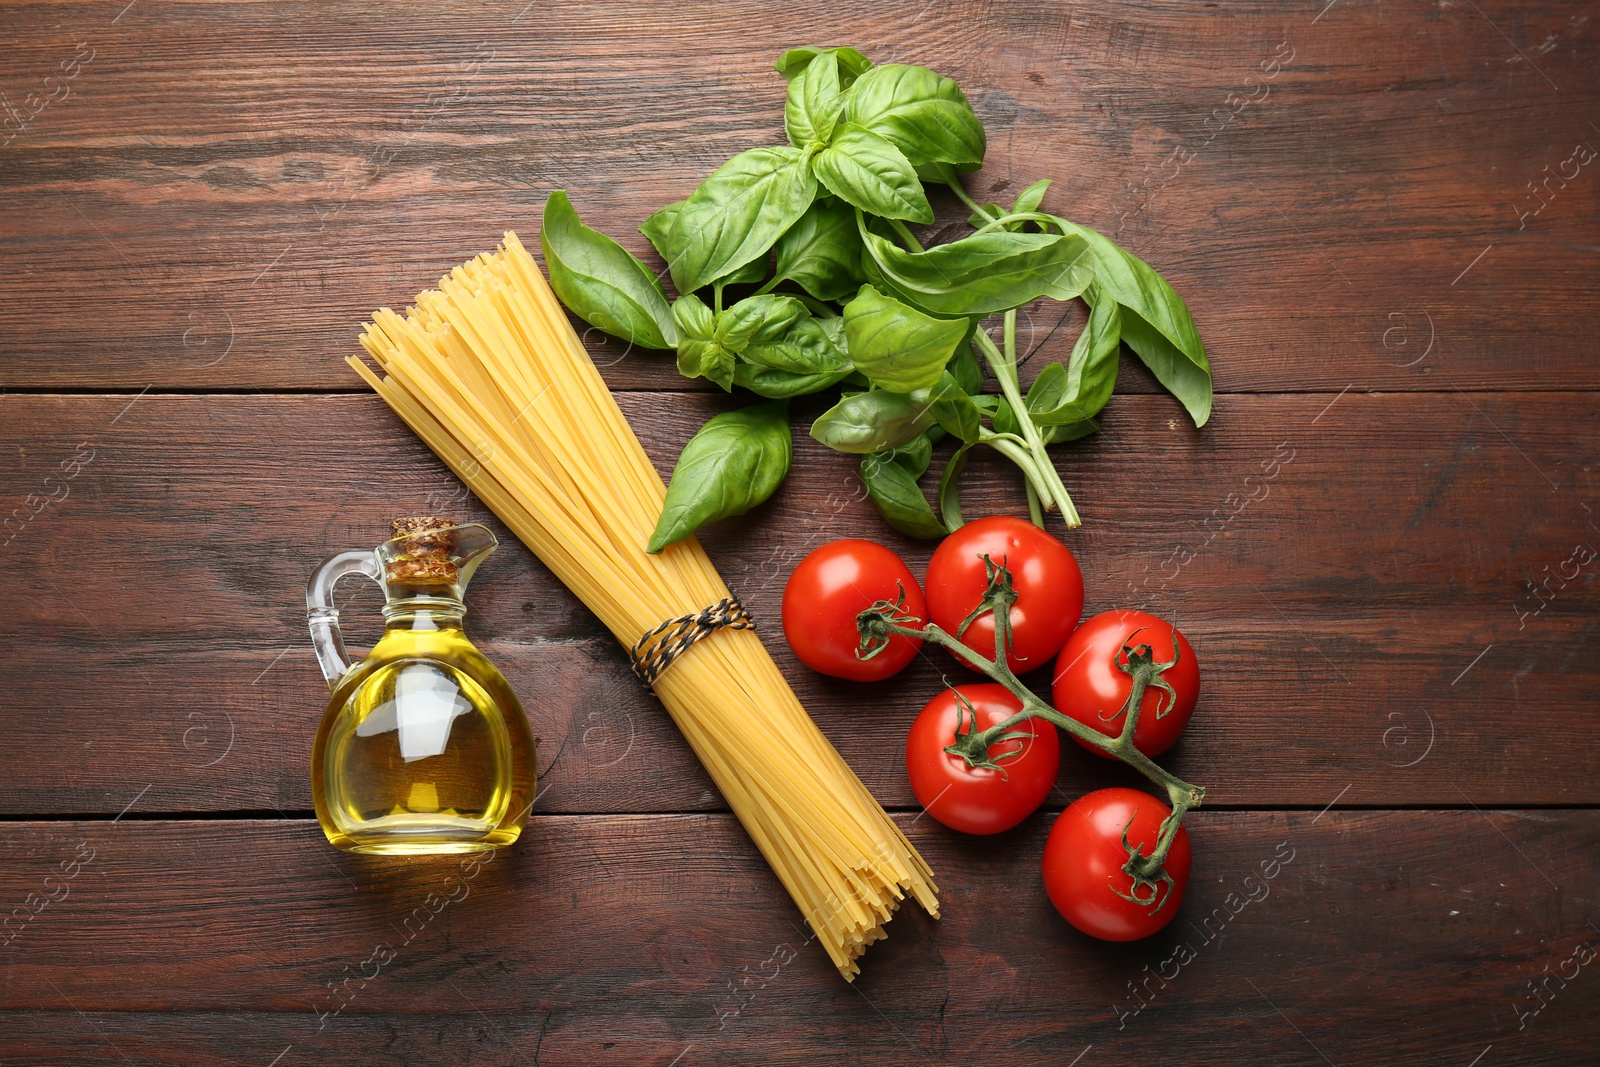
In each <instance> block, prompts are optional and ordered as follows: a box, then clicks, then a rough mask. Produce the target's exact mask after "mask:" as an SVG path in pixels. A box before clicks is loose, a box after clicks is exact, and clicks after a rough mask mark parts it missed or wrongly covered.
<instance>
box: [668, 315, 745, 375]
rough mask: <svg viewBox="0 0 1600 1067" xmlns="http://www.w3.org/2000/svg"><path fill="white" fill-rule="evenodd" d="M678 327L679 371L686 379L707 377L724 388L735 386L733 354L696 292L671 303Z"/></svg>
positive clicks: (673, 316)
mask: <svg viewBox="0 0 1600 1067" xmlns="http://www.w3.org/2000/svg"><path fill="white" fill-rule="evenodd" d="M672 318H673V321H674V322H675V323H676V324H677V327H678V373H679V374H682V375H683V376H684V377H685V378H699V377H705V378H708V379H709V380H711V381H713V382H716V383H717V384H718V385H720V386H722V388H724V389H727V390H732V388H733V365H734V353H732V352H730V351H729V350H728V349H727V348H725V347H723V346H722V345H721V344H720V343H719V342H718V341H717V340H716V339H715V333H716V317H715V316H714V315H713V314H712V312H711V309H710V308H708V307H706V305H705V302H704V301H703V300H701V299H700V298H699V297H697V296H695V295H694V294H693V293H690V294H688V295H687V296H680V297H679V298H678V299H677V301H676V302H675V303H674V304H673V305H672Z"/></svg>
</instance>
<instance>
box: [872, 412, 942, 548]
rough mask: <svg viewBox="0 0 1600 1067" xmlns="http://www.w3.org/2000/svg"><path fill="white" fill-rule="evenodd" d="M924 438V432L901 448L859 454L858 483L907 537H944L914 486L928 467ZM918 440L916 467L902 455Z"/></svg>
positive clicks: (913, 457) (909, 458)
mask: <svg viewBox="0 0 1600 1067" xmlns="http://www.w3.org/2000/svg"><path fill="white" fill-rule="evenodd" d="M927 441H928V438H927V436H926V435H923V436H920V437H918V438H916V440H915V441H913V442H911V444H909V445H905V446H903V447H902V448H896V449H891V450H889V451H887V452H874V453H872V454H871V455H868V456H862V457H861V482H862V484H863V485H865V486H866V487H867V497H868V498H869V499H870V500H871V501H872V503H873V504H875V505H876V506H877V508H878V513H879V514H881V515H882V516H883V517H884V519H885V520H886V521H887V522H888V523H889V525H890V526H893V527H894V528H895V529H896V530H899V531H900V532H901V533H903V534H905V535H907V536H908V537H943V536H944V535H945V533H946V530H945V528H944V523H942V522H940V521H939V519H938V517H937V516H935V515H934V513H933V508H931V507H929V506H928V498H927V497H925V496H923V495H922V488H921V487H920V486H918V485H917V478H918V476H919V475H921V474H922V472H923V471H925V470H927V469H928V458H927V457H928V454H929V451H930V450H931V448H932V446H931V445H929V444H928V443H927ZM917 442H922V456H923V458H922V461H921V466H920V467H917V466H915V463H916V458H915V456H914V455H913V456H911V457H907V456H906V455H905V453H907V452H908V450H911V449H913V446H915V445H916V444H917ZM908 460H909V461H908Z"/></svg>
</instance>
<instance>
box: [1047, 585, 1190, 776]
mask: <svg viewBox="0 0 1600 1067" xmlns="http://www.w3.org/2000/svg"><path fill="white" fill-rule="evenodd" d="M1174 635H1176V636H1177V639H1178V662H1177V664H1176V665H1175V666H1172V667H1168V668H1167V669H1166V670H1165V671H1162V672H1161V679H1162V680H1163V681H1165V682H1166V683H1167V684H1168V685H1170V686H1172V691H1173V693H1176V694H1177V697H1176V699H1174V698H1173V696H1172V694H1169V693H1166V692H1164V691H1163V690H1161V689H1158V688H1156V687H1155V686H1154V685H1151V686H1149V687H1147V688H1146V689H1145V691H1144V698H1143V699H1142V700H1140V701H1139V725H1138V726H1135V727H1134V729H1133V747H1134V748H1137V749H1138V750H1139V751H1140V752H1143V753H1144V754H1145V755H1146V756H1159V755H1160V754H1161V753H1163V752H1165V751H1166V750H1167V749H1169V748H1171V747H1172V746H1173V744H1175V743H1176V742H1177V740H1178V737H1179V736H1180V735H1181V734H1182V733H1183V728H1184V727H1185V726H1187V725H1188V724H1189V716H1191V715H1193V714H1194V705H1195V702H1196V701H1197V700H1199V699H1200V662H1199V661H1198V660H1197V659H1195V656H1194V649H1193V648H1192V647H1190V645H1189V639H1188V638H1186V637H1184V636H1183V634H1181V633H1179V632H1178V630H1177V628H1176V627H1174V626H1173V625H1172V624H1171V623H1170V622H1167V621H1166V620H1165V619H1159V618H1157V617H1156V616H1154V615H1150V614H1148V613H1146V612H1143V611H1107V612H1102V613H1101V614H1099V615H1096V616H1095V617H1094V618H1092V619H1090V620H1089V621H1087V622H1085V623H1084V624H1083V625H1082V626H1079V627H1078V628H1077V629H1076V630H1074V631H1073V632H1072V636H1071V637H1070V638H1068V639H1067V644H1066V647H1065V648H1063V649H1062V650H1061V656H1060V658H1058V659H1057V660H1056V673H1055V686H1054V688H1053V690H1052V697H1053V699H1054V700H1055V705H1056V710H1057V711H1059V712H1061V714H1063V715H1067V716H1070V717H1071V718H1074V719H1077V720H1078V721H1079V722H1081V723H1083V724H1084V725H1085V726H1088V727H1091V728H1092V729H1095V730H1099V731H1100V732H1101V733H1103V734H1105V735H1106V736H1107V737H1116V736H1117V735H1118V734H1120V733H1121V732H1122V723H1123V718H1122V709H1123V706H1124V705H1126V704H1127V702H1128V694H1129V693H1131V692H1132V691H1133V676H1132V675H1128V674H1124V673H1122V671H1120V670H1118V669H1117V666H1116V663H1114V662H1113V659H1115V660H1116V661H1117V662H1120V663H1123V664H1126V663H1127V662H1128V658H1127V656H1125V655H1124V654H1123V652H1122V648H1123V646H1124V645H1132V646H1134V647H1138V646H1139V645H1149V646H1150V652H1151V654H1152V655H1154V656H1155V660H1156V662H1157V663H1167V662H1169V661H1170V660H1171V659H1172V639H1173V636H1174ZM1107 716H1113V717H1110V718H1108V717H1107ZM1078 743H1079V744H1080V745H1083V742H1082V741H1079V742H1078ZM1083 747H1084V748H1087V749H1088V750H1089V751H1091V752H1093V753H1095V754H1096V755H1099V756H1104V757H1105V758H1106V759H1115V758H1116V757H1114V756H1112V755H1110V754H1108V753H1105V752H1101V751H1100V750H1099V749H1098V748H1095V747H1094V746H1092V745H1083Z"/></svg>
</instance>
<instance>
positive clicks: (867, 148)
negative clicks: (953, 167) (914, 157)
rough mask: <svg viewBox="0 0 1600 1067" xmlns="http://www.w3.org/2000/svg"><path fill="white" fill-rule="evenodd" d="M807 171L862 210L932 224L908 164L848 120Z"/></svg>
mask: <svg viewBox="0 0 1600 1067" xmlns="http://www.w3.org/2000/svg"><path fill="white" fill-rule="evenodd" d="M811 170H812V171H813V172H814V173H815V174H816V176H817V180H818V181H820V182H821V183H822V184H823V185H825V186H827V187H828V191H829V192H830V193H832V194H833V195H834V196H837V197H838V198H839V199H840V200H843V201H845V202H846V203H848V204H854V205H855V206H856V207H858V208H860V209H861V210H862V211H866V212H869V213H870V214H873V215H881V216H882V217H884V218H886V219H910V220H911V221H912V222H923V223H931V222H933V208H931V207H929V206H928V197H927V194H926V193H924V192H923V191H922V182H921V181H919V180H918V179H917V175H916V172H915V171H914V170H912V169H911V164H910V163H909V162H907V161H906V157H905V156H904V155H902V154H901V152H900V149H898V148H896V147H895V146H894V145H893V144H891V143H890V142H889V141H888V140H886V139H884V138H883V137H880V136H878V135H877V134H875V133H873V132H872V131H871V130H868V129H865V128H863V127H861V126H854V125H851V124H849V123H846V124H845V125H843V126H840V127H839V128H838V129H837V130H836V131H835V132H834V135H833V141H832V142H831V143H830V144H829V145H828V147H826V148H824V149H823V150H822V151H820V152H818V153H817V154H816V155H814V156H812V157H811Z"/></svg>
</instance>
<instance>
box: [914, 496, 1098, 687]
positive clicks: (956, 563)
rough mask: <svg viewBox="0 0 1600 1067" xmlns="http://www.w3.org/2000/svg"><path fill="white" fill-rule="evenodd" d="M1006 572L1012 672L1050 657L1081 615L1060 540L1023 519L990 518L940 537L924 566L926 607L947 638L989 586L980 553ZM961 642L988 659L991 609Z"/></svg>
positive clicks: (1076, 578) (1079, 586)
mask: <svg viewBox="0 0 1600 1067" xmlns="http://www.w3.org/2000/svg"><path fill="white" fill-rule="evenodd" d="M985 554H987V555H988V556H989V557H990V558H991V559H993V560H994V561H995V562H996V563H1004V564H1005V565H1006V568H1007V569H1008V570H1010V571H1011V581H1012V585H1013V586H1014V587H1015V589H1016V591H1017V602H1016V603H1015V604H1013V605H1011V650H1010V653H1009V655H1007V657H1006V658H1007V660H1008V661H1009V662H1010V664H1011V669H1012V670H1013V671H1015V672H1016V673H1017V674H1022V673H1024V672H1026V671H1031V670H1037V669H1038V668H1040V667H1043V666H1044V665H1045V664H1046V663H1048V662H1049V661H1050V657H1051V656H1054V655H1055V654H1056V653H1057V652H1058V651H1059V650H1060V649H1061V644H1062V642H1064V641H1065V640H1066V639H1067V635H1068V634H1070V633H1071V632H1072V628H1073V627H1074V626H1076V625H1077V624H1078V616H1079V615H1081V614H1082V613H1083V573H1082V572H1081V571H1079V570H1078V561H1077V560H1075V559H1073V558H1072V552H1071V551H1070V550H1069V549H1068V548H1067V546H1066V545H1064V544H1062V543H1061V542H1060V541H1058V540H1056V539H1055V538H1054V537H1052V536H1050V535H1049V534H1047V533H1045V532H1044V531H1043V530H1041V529H1039V527H1037V526H1035V525H1033V523H1031V522H1028V521H1026V520H1024V519H1016V518H1012V517H1011V516H1009V515H992V516H990V517H989V518H986V519H978V520H976V521H974V522H969V523H967V524H966V525H965V526H963V527H961V528H960V529H959V530H957V531H956V532H955V533H953V534H951V535H950V536H949V537H946V538H945V539H944V540H943V541H942V542H941V543H940V544H939V547H938V548H937V549H936V550H935V551H934V553H933V559H932V560H930V561H929V563H928V610H929V611H930V612H932V615H933V621H934V622H935V623H937V624H938V625H939V626H940V627H942V628H943V629H945V630H947V631H949V632H950V633H951V634H952V635H954V634H955V632H956V630H957V629H958V628H959V627H960V626H961V623H962V621H963V620H964V619H966V617H967V616H968V615H970V614H972V611H973V609H974V608H976V607H977V606H978V604H979V603H980V602H981V601H982V600H983V593H984V590H985V589H987V588H988V587H989V582H988V576H987V574H986V573H985V571H984V566H983V557H984V555H985ZM961 641H962V643H963V644H965V645H966V646H967V647H968V648H970V649H972V650H973V651H974V652H977V653H979V654H981V655H984V656H987V657H989V658H990V659H993V658H994V614H993V613H992V612H990V613H986V614H984V615H981V616H979V617H978V618H977V619H975V620H973V623H972V625H971V626H969V627H967V632H966V633H965V634H963V635H962V638H961Z"/></svg>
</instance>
